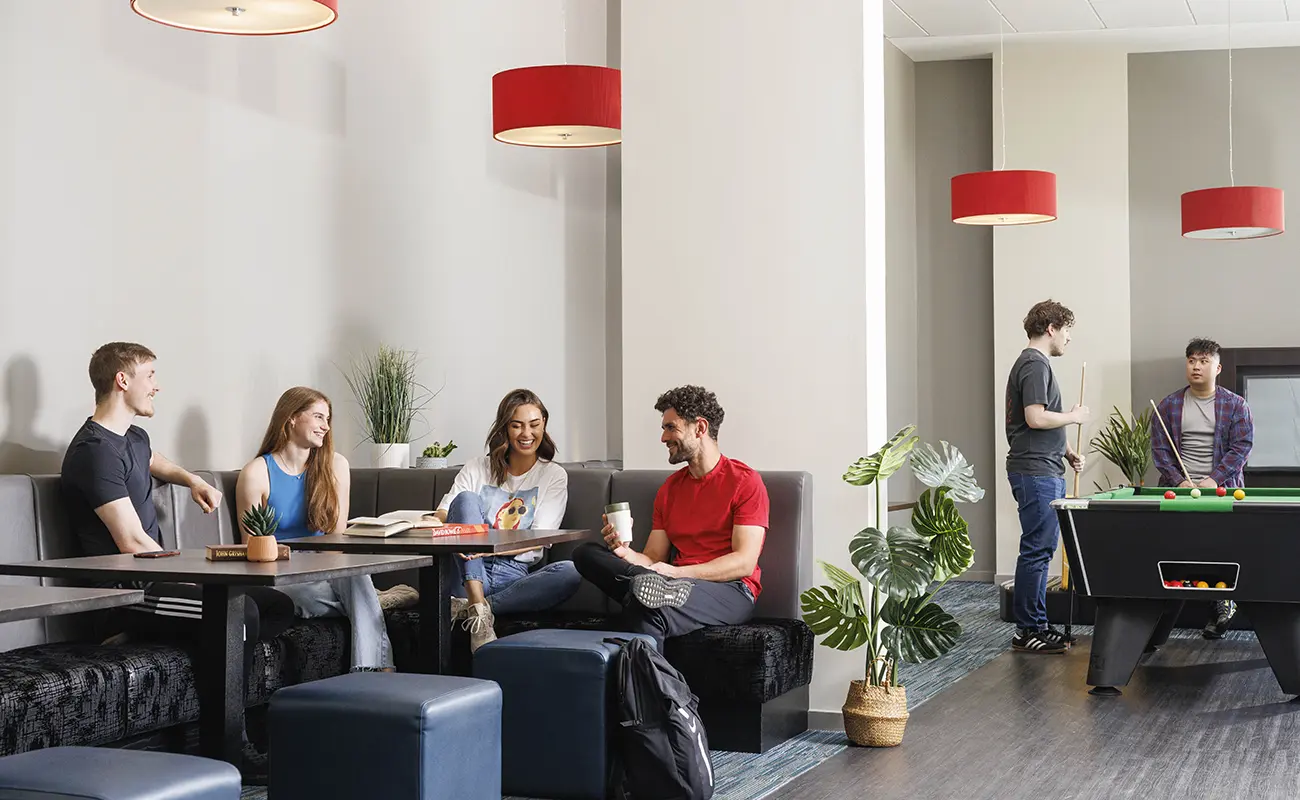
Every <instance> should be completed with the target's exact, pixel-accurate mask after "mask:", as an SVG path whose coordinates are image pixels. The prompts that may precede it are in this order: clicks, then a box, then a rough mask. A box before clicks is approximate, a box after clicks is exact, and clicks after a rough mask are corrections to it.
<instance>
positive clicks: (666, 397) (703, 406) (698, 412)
mask: <svg viewBox="0 0 1300 800" xmlns="http://www.w3.org/2000/svg"><path fill="white" fill-rule="evenodd" d="M670 408H671V409H672V410H673V411H676V412H677V416H679V417H681V418H682V419H684V420H686V421H687V422H694V421H695V420H697V419H702V420H704V421H705V422H707V423H709V436H712V437H713V440H714V441H715V442H716V441H717V440H718V428H721V427H722V417H723V415H724V413H725V412H723V410H722V406H720V405H718V397H717V395H715V394H714V393H713V392H710V391H709V390H708V389H705V388H704V387H703V386H678V387H677V388H676V389H669V390H668V391H666V392H664V393H663V394H661V395H659V399H658V400H656V401H655V411H658V412H659V413H660V414H662V413H664V412H665V411H667V410H668V409H670Z"/></svg>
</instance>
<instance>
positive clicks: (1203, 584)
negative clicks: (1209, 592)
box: [1196, 581, 1210, 589]
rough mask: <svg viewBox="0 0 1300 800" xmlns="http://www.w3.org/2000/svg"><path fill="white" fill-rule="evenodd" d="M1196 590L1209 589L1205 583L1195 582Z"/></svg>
mask: <svg viewBox="0 0 1300 800" xmlns="http://www.w3.org/2000/svg"><path fill="white" fill-rule="evenodd" d="M1196 588H1197V589H1208V588H1210V584H1208V583H1206V582H1205V581H1197V582H1196Z"/></svg>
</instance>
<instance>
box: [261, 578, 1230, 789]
mask: <svg viewBox="0 0 1300 800" xmlns="http://www.w3.org/2000/svg"><path fill="white" fill-rule="evenodd" d="M935 600H936V601H937V602H938V603H939V604H940V605H942V606H943V608H944V610H946V611H948V612H949V613H950V614H952V615H953V616H954V617H956V618H957V621H958V622H960V623H961V626H962V637H961V640H960V641H959V642H958V643H957V646H956V647H954V648H953V649H952V650H951V651H950V652H949V653H948V654H947V655H945V656H944V657H943V658H939V659H936V660H934V661H931V662H929V663H928V664H920V665H913V664H907V665H904V666H903V667H901V668H900V671H899V672H900V674H899V677H900V678H901V679H902V681H903V684H904V685H905V686H907V698H908V705H909V707H910V708H912V709H915V708H917V707H918V706H920V705H922V704H924V703H925V701H926V700H929V699H930V698H931V697H934V696H935V695H936V694H938V693H939V692H941V691H942V690H944V689H945V688H947V687H949V686H951V685H952V684H954V683H956V682H957V681H959V680H961V679H962V678H963V677H965V676H966V675H969V674H970V673H972V672H974V671H975V670H977V669H979V668H980V667H982V666H984V665H985V664H987V663H988V662H990V661H992V660H993V659H994V658H996V657H998V656H999V655H1001V654H1002V653H1004V652H1006V650H1007V649H1009V648H1010V646H1011V635H1012V633H1013V632H1014V631H1013V627H1014V626H1012V625H1011V624H1009V623H1005V622H1003V621H1002V620H1001V619H999V618H998V596H997V587H996V586H994V585H993V584H988V583H964V582H953V583H950V584H948V585H947V586H945V587H944V588H943V589H942V590H940V592H939V593H938V594H937V595H936V596H935ZM1074 630H1075V632H1076V635H1082V634H1091V632H1092V631H1091V629H1090V628H1088V627H1086V626H1082V625H1076V626H1075V628H1074ZM1175 635H1188V636H1191V635H1199V633H1198V632H1196V631H1186V632H1182V631H1176V632H1175ZM1230 635H1231V634H1230ZM1248 635H1249V634H1248ZM819 647H820V645H819ZM848 746H849V742H848V739H847V738H845V736H844V734H843V733H840V732H835V731H808V732H807V733H804V734H802V735H800V736H797V737H795V738H793V739H791V740H790V741H788V742H785V743H784V744H781V745H779V746H777V747H774V748H772V749H771V750H769V751H768V752H766V753H763V754H761V755H759V754H754V753H732V752H724V751H714V753H713V757H714V761H713V766H714V771H715V774H716V775H717V780H718V785H717V789H716V791H715V792H714V795H713V796H714V797H715V798H717V800H756V799H757V798H761V797H765V796H767V795H769V794H771V793H772V792H773V791H775V790H776V789H779V788H780V787H781V786H782V785H784V784H786V783H788V782H789V781H791V780H793V779H794V778H796V777H797V776H799V775H801V774H803V773H805V772H807V771H808V770H810V769H812V768H813V767H815V766H817V765H818V764H820V763H821V762H823V761H825V760H826V759H828V758H830V757H831V756H833V755H835V754H836V753H839V752H840V751H842V750H844V749H845V748H846V747H848ZM265 798H266V790H265V789H264V788H251V787H250V788H247V789H245V790H244V793H243V800H265ZM514 800H520V799H514Z"/></svg>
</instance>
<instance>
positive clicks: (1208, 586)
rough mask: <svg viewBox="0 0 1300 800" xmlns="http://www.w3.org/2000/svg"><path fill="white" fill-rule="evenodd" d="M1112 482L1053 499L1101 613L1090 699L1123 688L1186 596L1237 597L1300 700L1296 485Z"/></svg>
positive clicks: (1077, 579) (1072, 556)
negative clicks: (1237, 493) (1236, 490)
mask: <svg viewBox="0 0 1300 800" xmlns="http://www.w3.org/2000/svg"><path fill="white" fill-rule="evenodd" d="M1168 491H1171V490H1169V489H1165V488H1148V487H1137V488H1132V487H1129V488H1119V489H1112V490H1109V491H1104V492H1099V493H1097V494H1093V495H1088V496H1085V497H1072V498H1066V499H1063V500H1057V501H1055V502H1053V503H1052V506H1053V507H1054V508H1055V509H1056V513H1057V518H1058V520H1059V521H1060V524H1061V537H1062V540H1063V542H1064V545H1065V552H1066V555H1067V556H1068V557H1069V560H1070V582H1071V584H1073V587H1074V590H1075V592H1076V593H1078V594H1081V595H1086V596H1089V597H1092V598H1093V600H1094V602H1095V604H1096V607H1097V616H1096V620H1095V629H1094V632H1093V639H1092V654H1091V657H1090V658H1089V661H1088V679H1087V682H1088V685H1089V686H1092V687H1094V688H1093V689H1092V693H1093V694H1100V695H1115V694H1119V693H1120V692H1119V689H1118V688H1116V687H1119V686H1124V685H1127V684H1128V681H1129V678H1131V677H1132V675H1133V670H1134V669H1136V668H1137V664H1138V661H1139V659H1141V657H1142V653H1143V652H1144V651H1145V650H1146V649H1147V648H1148V645H1157V646H1158V645H1160V644H1163V643H1164V642H1165V641H1166V640H1167V639H1168V637H1169V633H1170V631H1171V630H1172V628H1173V624H1174V620H1175V619H1176V618H1177V616H1178V613H1179V612H1180V611H1181V610H1182V607H1183V604H1184V603H1186V602H1187V601H1189V600H1192V601H1196V600H1235V601H1236V602H1237V607H1238V609H1239V613H1245V614H1246V615H1247V616H1248V617H1249V619H1250V622H1251V624H1252V626H1253V627H1254V629H1255V633H1256V635H1257V636H1258V637H1259V643H1260V646H1261V647H1262V648H1263V650H1264V655H1265V656H1266V657H1267V658H1268V663H1269V666H1270V667H1272V669H1273V674H1274V676H1275V677H1276V678H1277V681H1278V684H1279V685H1280V686H1281V687H1282V691H1284V692H1286V693H1287V694H1292V695H1300V574H1298V573H1300V569H1298V568H1300V489H1281V488H1267V489H1265V488H1260V489H1249V488H1247V489H1245V490H1244V491H1245V497H1244V498H1242V499H1240V500H1238V499H1236V498H1235V497H1233V495H1232V493H1231V492H1229V493H1228V494H1227V495H1226V496H1224V497H1220V496H1218V495H1217V494H1216V493H1215V490H1213V489H1208V490H1207V489H1202V490H1201V492H1202V494H1201V496H1200V497H1192V496H1191V490H1190V489H1175V490H1172V491H1173V492H1174V497H1173V498H1172V499H1167V498H1166V492H1168Z"/></svg>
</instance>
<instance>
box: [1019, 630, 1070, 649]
mask: <svg viewBox="0 0 1300 800" xmlns="http://www.w3.org/2000/svg"><path fill="white" fill-rule="evenodd" d="M1011 649H1012V650H1019V651H1020V652H1022V653H1051V654H1060V653H1064V652H1065V642H1063V641H1061V640H1060V639H1058V638H1056V637H1055V636H1052V632H1051V631H1017V632H1016V635H1015V636H1014V637H1012V639H1011Z"/></svg>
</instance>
